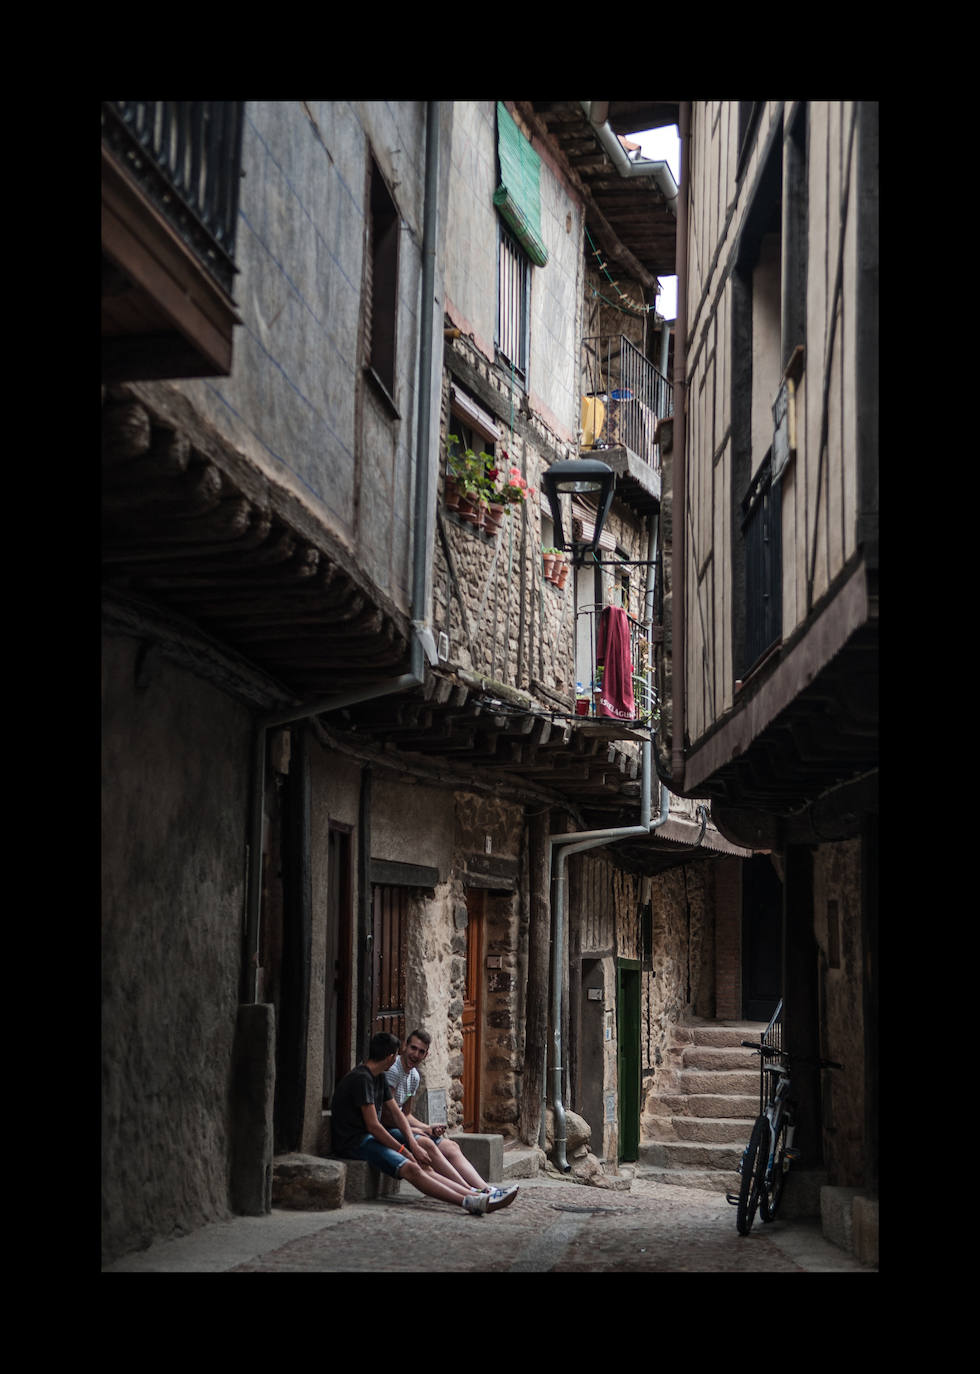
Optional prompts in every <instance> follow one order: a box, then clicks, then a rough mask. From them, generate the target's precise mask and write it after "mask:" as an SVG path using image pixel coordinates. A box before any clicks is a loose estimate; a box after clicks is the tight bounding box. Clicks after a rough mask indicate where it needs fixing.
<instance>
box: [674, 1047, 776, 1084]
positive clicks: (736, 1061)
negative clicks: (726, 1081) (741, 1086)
mask: <svg viewBox="0 0 980 1374" xmlns="http://www.w3.org/2000/svg"><path fill="white" fill-rule="evenodd" d="M681 1063H682V1064H683V1066H684V1068H685V1069H721V1070H723V1071H724V1072H726V1073H732V1072H735V1073H739V1072H744V1071H745V1070H748V1071H749V1072H750V1073H754V1074H755V1075H756V1078H758V1075H759V1056H758V1055H757V1054H753V1053H752V1051H751V1050H746V1049H739V1048H738V1047H737V1046H735V1045H688V1047H687V1048H686V1049H685V1050H684V1053H683V1054H682V1055H681Z"/></svg>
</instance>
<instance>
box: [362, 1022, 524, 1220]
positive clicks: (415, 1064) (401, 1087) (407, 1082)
mask: <svg viewBox="0 0 980 1374" xmlns="http://www.w3.org/2000/svg"><path fill="white" fill-rule="evenodd" d="M431 1041H432V1037H431V1036H430V1035H429V1033H428V1031H424V1030H413V1031H412V1033H411V1034H410V1035H409V1037H408V1039H407V1040H406V1041H405V1044H404V1045H403V1046H402V1049H401V1052H400V1053H399V1054H398V1055H396V1057H395V1062H394V1064H393V1065H392V1067H391V1068H390V1069H388V1071H387V1072H386V1074H385V1078H386V1079H387V1082H388V1085H389V1086H390V1088H391V1089H392V1091H393V1093H394V1095H395V1105H396V1106H397V1107H399V1108H400V1109H401V1111H402V1112H403V1113H404V1115H405V1117H406V1119H407V1121H408V1124H409V1126H410V1127H411V1128H412V1134H413V1135H414V1136H415V1139H416V1142H417V1144H418V1145H419V1147H420V1148H421V1149H422V1150H423V1152H424V1153H425V1156H426V1158H427V1159H428V1161H429V1163H430V1164H431V1165H432V1167H433V1169H434V1170H435V1171H436V1172H437V1173H439V1174H442V1176H443V1177H444V1178H447V1179H451V1180H452V1181H453V1182H454V1183H463V1184H468V1185H469V1186H470V1187H471V1188H479V1189H480V1191H481V1192H483V1193H488V1194H490V1195H491V1196H494V1195H496V1194H497V1193H502V1194H503V1196H504V1200H503V1201H502V1202H499V1203H498V1205H499V1206H502V1207H506V1206H507V1205H508V1204H509V1203H511V1202H513V1201H514V1198H515V1197H516V1196H517V1192H518V1189H517V1187H516V1185H515V1186H512V1187H510V1188H495V1187H494V1185H493V1184H492V1183H487V1181H486V1179H484V1178H481V1177H480V1175H479V1174H478V1173H477V1171H476V1169H474V1168H473V1165H472V1164H471V1163H470V1162H469V1160H468V1159H467V1158H466V1156H465V1155H464V1154H463V1151H462V1150H461V1149H460V1148H459V1146H458V1145H457V1144H456V1142H455V1140H450V1139H449V1137H448V1136H447V1135H446V1134H445V1131H446V1127H445V1125H444V1124H441V1123H436V1124H434V1125H430V1124H429V1123H428V1122H425V1121H420V1120H419V1119H418V1117H417V1116H413V1115H412V1103H413V1101H414V1099H415V1094H416V1092H417V1091H418V1086H419V1081H420V1077H421V1075H420V1073H419V1067H420V1065H421V1064H422V1063H423V1061H424V1060H425V1057H426V1055H427V1054H428V1053H429V1045H430V1044H431Z"/></svg>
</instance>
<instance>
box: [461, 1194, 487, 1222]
mask: <svg viewBox="0 0 980 1374" xmlns="http://www.w3.org/2000/svg"><path fill="white" fill-rule="evenodd" d="M489 1206H490V1195H489V1194H488V1193H470V1195H469V1197H464V1198H463V1211H464V1212H469V1213H471V1214H472V1215H473V1216H475V1217H482V1216H483V1214H484V1213H485V1212H486V1210H487V1208H488V1207H489Z"/></svg>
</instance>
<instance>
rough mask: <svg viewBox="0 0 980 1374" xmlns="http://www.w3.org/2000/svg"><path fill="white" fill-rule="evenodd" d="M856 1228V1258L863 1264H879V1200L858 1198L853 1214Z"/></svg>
mask: <svg viewBox="0 0 980 1374" xmlns="http://www.w3.org/2000/svg"><path fill="white" fill-rule="evenodd" d="M851 1219H852V1225H853V1227H854V1258H855V1259H859V1260H860V1261H861V1263H862V1264H873V1265H875V1266H877V1264H878V1199H877V1198H876V1197H856V1198H855V1199H854V1206H853V1208H852V1212H851Z"/></svg>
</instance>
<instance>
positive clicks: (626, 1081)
mask: <svg viewBox="0 0 980 1374" xmlns="http://www.w3.org/2000/svg"><path fill="white" fill-rule="evenodd" d="M616 983H617V994H616V1042H617V1044H616V1047H617V1051H618V1054H617V1059H618V1065H619V1158H620V1160H621V1161H631V1160H635V1159H636V1158H637V1156H638V1155H639V1150H640V964H639V961H638V960H635V959H620V961H619V966H618V968H617V970H616Z"/></svg>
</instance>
